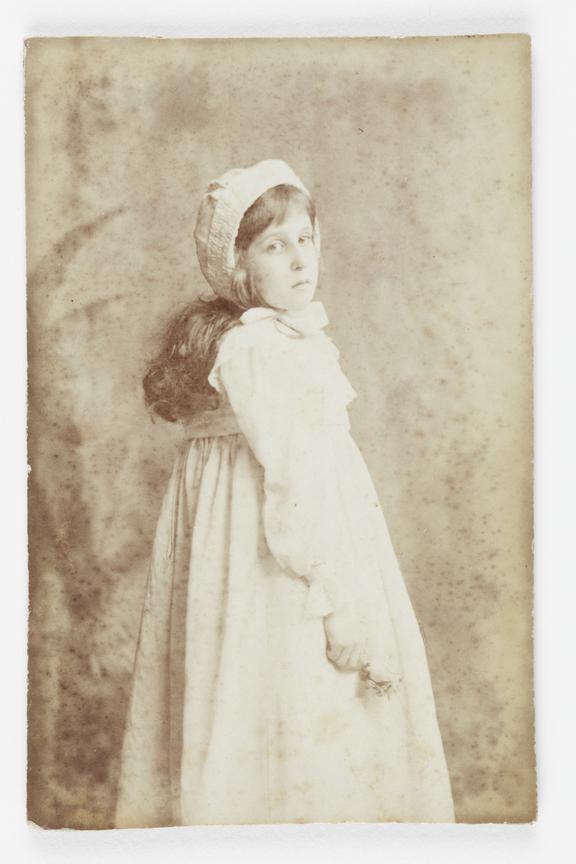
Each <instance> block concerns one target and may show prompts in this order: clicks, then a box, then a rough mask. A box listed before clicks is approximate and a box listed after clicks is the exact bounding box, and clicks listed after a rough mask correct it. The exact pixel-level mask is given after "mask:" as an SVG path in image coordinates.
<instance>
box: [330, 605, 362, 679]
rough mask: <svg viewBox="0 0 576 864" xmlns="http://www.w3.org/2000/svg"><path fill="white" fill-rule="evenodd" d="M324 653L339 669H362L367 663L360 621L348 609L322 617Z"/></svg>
mask: <svg viewBox="0 0 576 864" xmlns="http://www.w3.org/2000/svg"><path fill="white" fill-rule="evenodd" d="M324 632H325V633H326V643H327V645H326V655H327V657H328V659H329V660H330V661H331V662H332V663H334V665H335V666H337V667H338V668H339V669H346V670H354V669H362V668H363V667H364V666H365V665H366V663H367V659H368V657H367V640H366V636H365V631H364V628H362V627H361V624H360V621H359V619H358V618H357V616H355V615H354V614H353V613H352V612H351V611H350V610H349V609H344V608H343V609H338V610H336V611H335V612H331V613H330V614H329V615H326V616H325V618H324Z"/></svg>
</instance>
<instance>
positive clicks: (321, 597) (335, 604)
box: [305, 566, 353, 618]
mask: <svg viewBox="0 0 576 864" xmlns="http://www.w3.org/2000/svg"><path fill="white" fill-rule="evenodd" d="M307 582H308V597H307V598H306V604H305V611H306V614H307V615H308V616H309V617H312V618H318V617H324V616H326V615H330V614H331V613H332V612H336V611H337V610H338V609H344V608H345V609H351V608H352V606H353V602H352V598H351V597H350V596H349V594H348V593H347V592H346V591H344V590H343V587H342V585H341V584H340V583H339V582H338V581H337V580H336V579H335V578H334V576H333V575H332V573H331V572H329V571H328V570H327V568H326V569H324V567H321V566H318V567H315V568H314V569H313V575H312V577H310V578H308V579H307Z"/></svg>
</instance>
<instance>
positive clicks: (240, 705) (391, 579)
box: [115, 428, 454, 827]
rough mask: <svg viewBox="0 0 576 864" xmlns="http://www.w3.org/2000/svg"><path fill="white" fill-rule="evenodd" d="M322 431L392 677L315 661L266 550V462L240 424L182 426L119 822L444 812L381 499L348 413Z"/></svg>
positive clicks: (413, 818)
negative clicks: (195, 434) (203, 433)
mask: <svg viewBox="0 0 576 864" xmlns="http://www.w3.org/2000/svg"><path fill="white" fill-rule="evenodd" d="M329 441H330V444H329V447H330V448H331V453H330V454H329V455H330V458H331V460H332V464H333V465H334V466H337V470H335V471H334V486H333V496H331V497H333V500H332V501H331V502H330V506H331V507H332V508H333V512H334V514H335V515H334V519H335V520H336V521H337V522H338V520H339V524H335V525H334V532H335V536H339V537H346V538H353V542H352V543H351V542H348V543H347V546H346V548H343V554H344V555H346V556H348V561H349V562H350V563H349V568H350V573H351V576H352V579H354V578H355V574H358V573H360V572H362V573H363V574H368V577H367V578H368V582H366V581H364V582H363V583H362V584H363V586H364V587H363V588H362V590H363V591H368V593H369V594H370V602H371V603H373V604H376V606H377V607H378V619H377V620H378V626H379V627H381V628H382V632H383V633H384V632H385V633H386V634H387V638H388V642H389V644H392V645H393V651H394V654H395V659H396V661H397V665H398V668H399V671H400V673H401V684H400V686H399V688H398V689H397V691H396V692H393V693H391V694H389V695H386V694H383V695H382V694H380V693H379V692H378V691H376V690H374V689H372V688H371V687H369V686H367V685H366V682H365V681H363V680H362V679H361V677H360V675H359V674H358V672H353V671H348V672H346V671H341V670H339V669H338V668H337V667H336V666H335V665H333V663H332V662H331V661H330V660H329V659H328V657H327V655H326V636H325V632H324V620H323V618H322V616H321V615H318V614H316V615H314V614H311V613H310V610H309V587H308V585H307V583H306V582H305V580H304V579H302V578H300V577H298V576H297V575H296V574H293V575H290V574H289V573H287V572H286V570H285V569H282V568H281V567H280V566H279V564H278V563H277V562H276V560H275V558H274V557H273V556H272V554H271V553H270V550H269V547H268V544H267V542H266V538H265V536H264V531H263V527H262V509H263V503H264V502H263V494H264V493H263V488H264V477H263V468H262V466H261V465H260V463H259V462H258V461H257V460H256V458H255V457H254V455H253V452H252V450H251V448H250V446H249V445H248V442H247V440H246V438H245V437H244V435H243V434H242V433H240V432H239V433H235V434H220V435H216V436H213V437H205V438H194V439H192V440H191V441H188V442H186V443H185V444H184V445H183V447H182V448H181V450H180V452H179V455H178V458H177V460H176V464H175V467H174V471H173V474H172V476H171V479H170V482H169V485H168V488H167V491H166V494H165V497H164V500H163V504H162V508H161V512H160V516H159V520H158V526H157V531H156V536H155V541H154V547H153V553H152V558H151V563H150V569H149V576H148V582H147V586H146V594H145V600H144V611H143V615H142V619H141V626H140V632H139V637H138V644H137V650H136V659H135V667H134V677H133V688H132V695H131V700H130V707H129V711H128V718H127V724H126V731H125V736H124V743H123V749H122V757H121V771H120V781H119V790H118V800H117V808H116V819H115V824H116V826H117V827H141V826H160V825H202V824H230V823H232V824H243V823H282V822H340V821H361V822H388V821H409V822H437V821H440V822H450V821H453V820H454V811H453V805H452V796H451V792H450V783H449V778H448V771H447V767H446V761H445V757H444V751H443V747H442V741H441V737H440V733H439V729H438V724H437V719H436V711H435V705H434V697H433V693H432V688H431V682H430V677H429V672H428V665H427V660H426V655H425V650H424V645H423V642H422V638H421V634H420V631H419V627H418V624H417V622H416V618H415V616H414V612H413V610H412V606H411V603H410V600H409V597H408V594H407V591H406V587H405V585H404V581H403V579H402V576H401V573H400V570H399V567H398V562H397V559H396V556H395V554H394V550H393V548H392V545H391V542H390V537H389V534H388V530H387V527H386V523H385V520H384V517H383V514H382V511H381V509H380V506H379V503H378V498H377V495H376V492H375V490H374V486H373V484H372V481H371V478H370V476H369V473H368V470H367V468H366V465H365V463H364V460H363V457H362V455H361V453H360V451H359V450H358V448H357V446H356V444H355V442H354V441H353V439H352V438H351V436H350V434H349V432H348V431H347V429H345V428H341V429H335V430H334V432H333V434H331V435H330V438H329ZM368 583H370V587H368V588H366V586H367V585H368ZM370 592H372V593H370ZM378 604H379V605H378Z"/></svg>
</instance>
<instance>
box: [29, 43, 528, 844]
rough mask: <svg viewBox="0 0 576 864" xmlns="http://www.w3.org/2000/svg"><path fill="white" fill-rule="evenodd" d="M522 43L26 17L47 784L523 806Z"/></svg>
mask: <svg viewBox="0 0 576 864" xmlns="http://www.w3.org/2000/svg"><path fill="white" fill-rule="evenodd" d="M531 99H532V85H531V42H530V37H529V36H527V35H522V34H494V35H482V36H481V35H478V36H441V37H440V36H439V37H435V36H427V37H414V38H403V39H394V38H386V37H380V36H379V37H355V38H352V37H351V38H346V37H315V38H136V37H130V38H120V37H116V38H111V37H103V36H100V37H99V36H94V37H66V38H51V37H37V38H30V39H28V40H27V41H26V45H25V129H26V145H25V160H26V256H27V333H28V336H27V338H28V343H27V344H28V463H29V466H30V468H29V478H28V543H29V547H28V548H29V620H28V772H27V816H28V819H29V820H30V822H32V823H34V824H35V825H36V826H39V827H41V828H44V829H58V828H72V829H125V828H156V827H175V826H199V825H204V826H206V825H216V826H221V825H262V824H270V823H271V824H281V823H297V824H304V823H306V824H308V823H347V822H352V823H441V824H447V823H448V824H451V823H458V822H460V823H483V824H485V823H530V822H532V821H533V820H535V819H536V814H537V801H536V767H535V738H534V702H533V637H532V627H533V617H532V616H533V581H532V580H533V575H532V570H533V568H532V564H533V550H532V542H533V501H532V495H533V488H532V485H533V484H532V470H533V464H532V459H533V443H532V251H531V246H532V228H531V213H532V208H531V192H532V170H531V160H532V149H531V122H532V111H531Z"/></svg>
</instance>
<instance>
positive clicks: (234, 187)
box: [194, 159, 318, 298]
mask: <svg viewBox="0 0 576 864" xmlns="http://www.w3.org/2000/svg"><path fill="white" fill-rule="evenodd" d="M282 184H287V185H289V186H296V188H297V189H300V190H302V192H304V193H305V194H306V195H307V196H308V198H310V193H309V192H308V190H307V189H306V187H305V186H304V184H303V183H302V181H301V180H300V178H299V177H297V176H296V174H295V173H294V172H293V171H292V169H291V168H290V166H289V165H287V164H286V162H283V161H282V160H281V159H266V160H264V161H263V162H258V163H257V164H256V165H252V166H251V167H249V168H233V169H232V170H231V171H227V172H226V173H225V174H223V175H222V177H219V178H218V179H217V180H213V181H212V182H211V183H210V184H209V185H208V189H207V191H206V194H205V195H204V197H203V198H202V201H201V203H200V208H199V210H198V217H197V219H196V228H195V230H194V239H195V240H196V252H197V254H198V260H199V262H200V268H201V270H202V273H203V274H204V276H205V278H206V280H207V281H208V283H209V285H210V287H211V288H212V290H213V291H214V292H215V293H216V294H218V295H219V296H221V297H227V298H229V297H230V289H231V284H232V274H233V272H234V269H235V267H236V260H235V257H234V244H235V241H236V235H237V234H238V228H239V226H240V222H241V221H242V217H243V216H244V213H245V212H246V210H247V209H248V208H249V207H250V206H251V205H252V204H253V203H254V202H255V201H256V199H257V198H259V197H260V195H262V194H263V193H264V192H266V191H267V190H268V189H271V188H272V187H273V186H280V185H282ZM314 230H315V233H316V234H317V235H318V225H317V224H316V225H315V226H314Z"/></svg>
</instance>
